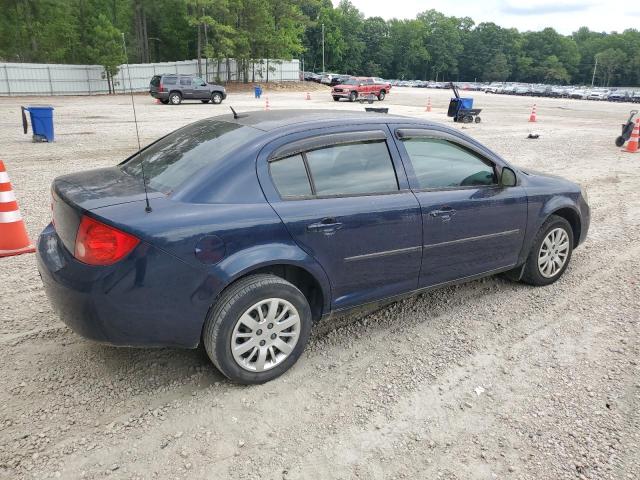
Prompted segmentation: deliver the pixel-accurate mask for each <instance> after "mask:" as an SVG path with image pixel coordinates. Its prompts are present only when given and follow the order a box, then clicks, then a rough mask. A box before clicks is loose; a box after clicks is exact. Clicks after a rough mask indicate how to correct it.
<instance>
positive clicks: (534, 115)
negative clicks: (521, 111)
mask: <svg viewBox="0 0 640 480" xmlns="http://www.w3.org/2000/svg"><path fill="white" fill-rule="evenodd" d="M529 121H530V122H535V121H536V104H535V103H534V104H533V108H532V109H531V115H529Z"/></svg>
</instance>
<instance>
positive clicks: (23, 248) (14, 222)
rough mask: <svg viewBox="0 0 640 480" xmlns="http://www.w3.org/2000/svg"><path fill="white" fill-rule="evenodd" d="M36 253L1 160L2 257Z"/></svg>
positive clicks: (0, 216) (0, 217)
mask: <svg viewBox="0 0 640 480" xmlns="http://www.w3.org/2000/svg"><path fill="white" fill-rule="evenodd" d="M35 251H36V249H35V248H33V245H32V244H31V241H30V240H29V235H27V229H26V228H25V227H24V222H23V221H22V217H21V216H20V210H18V202H16V196H15V194H14V193H13V190H12V188H11V183H10V182H9V175H7V171H6V170H5V168H4V163H3V162H2V160H0V257H9V256H11V255H20V254H21V253H32V252H35Z"/></svg>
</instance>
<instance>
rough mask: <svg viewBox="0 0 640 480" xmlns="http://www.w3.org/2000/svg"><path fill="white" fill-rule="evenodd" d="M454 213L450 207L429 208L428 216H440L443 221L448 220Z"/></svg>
mask: <svg viewBox="0 0 640 480" xmlns="http://www.w3.org/2000/svg"><path fill="white" fill-rule="evenodd" d="M455 214H456V211H455V210H454V209H453V208H451V207H442V208H441V209H436V210H431V211H430V212H429V215H430V216H432V217H434V218H437V217H440V218H441V219H442V221H443V222H448V221H449V220H451V217H453V216H454V215H455Z"/></svg>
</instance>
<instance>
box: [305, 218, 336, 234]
mask: <svg viewBox="0 0 640 480" xmlns="http://www.w3.org/2000/svg"><path fill="white" fill-rule="evenodd" d="M341 228H342V223H341V222H338V221H337V220H336V219H335V218H333V217H327V218H323V219H322V220H320V221H319V222H317V223H312V224H310V225H307V230H309V231H310V232H324V233H333V232H335V231H336V230H340V229H341Z"/></svg>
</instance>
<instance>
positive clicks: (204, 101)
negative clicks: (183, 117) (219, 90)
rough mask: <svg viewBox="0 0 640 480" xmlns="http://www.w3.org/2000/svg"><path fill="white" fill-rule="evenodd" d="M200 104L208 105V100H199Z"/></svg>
mask: <svg viewBox="0 0 640 480" xmlns="http://www.w3.org/2000/svg"><path fill="white" fill-rule="evenodd" d="M200 101H201V102H202V103H209V100H200Z"/></svg>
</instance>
